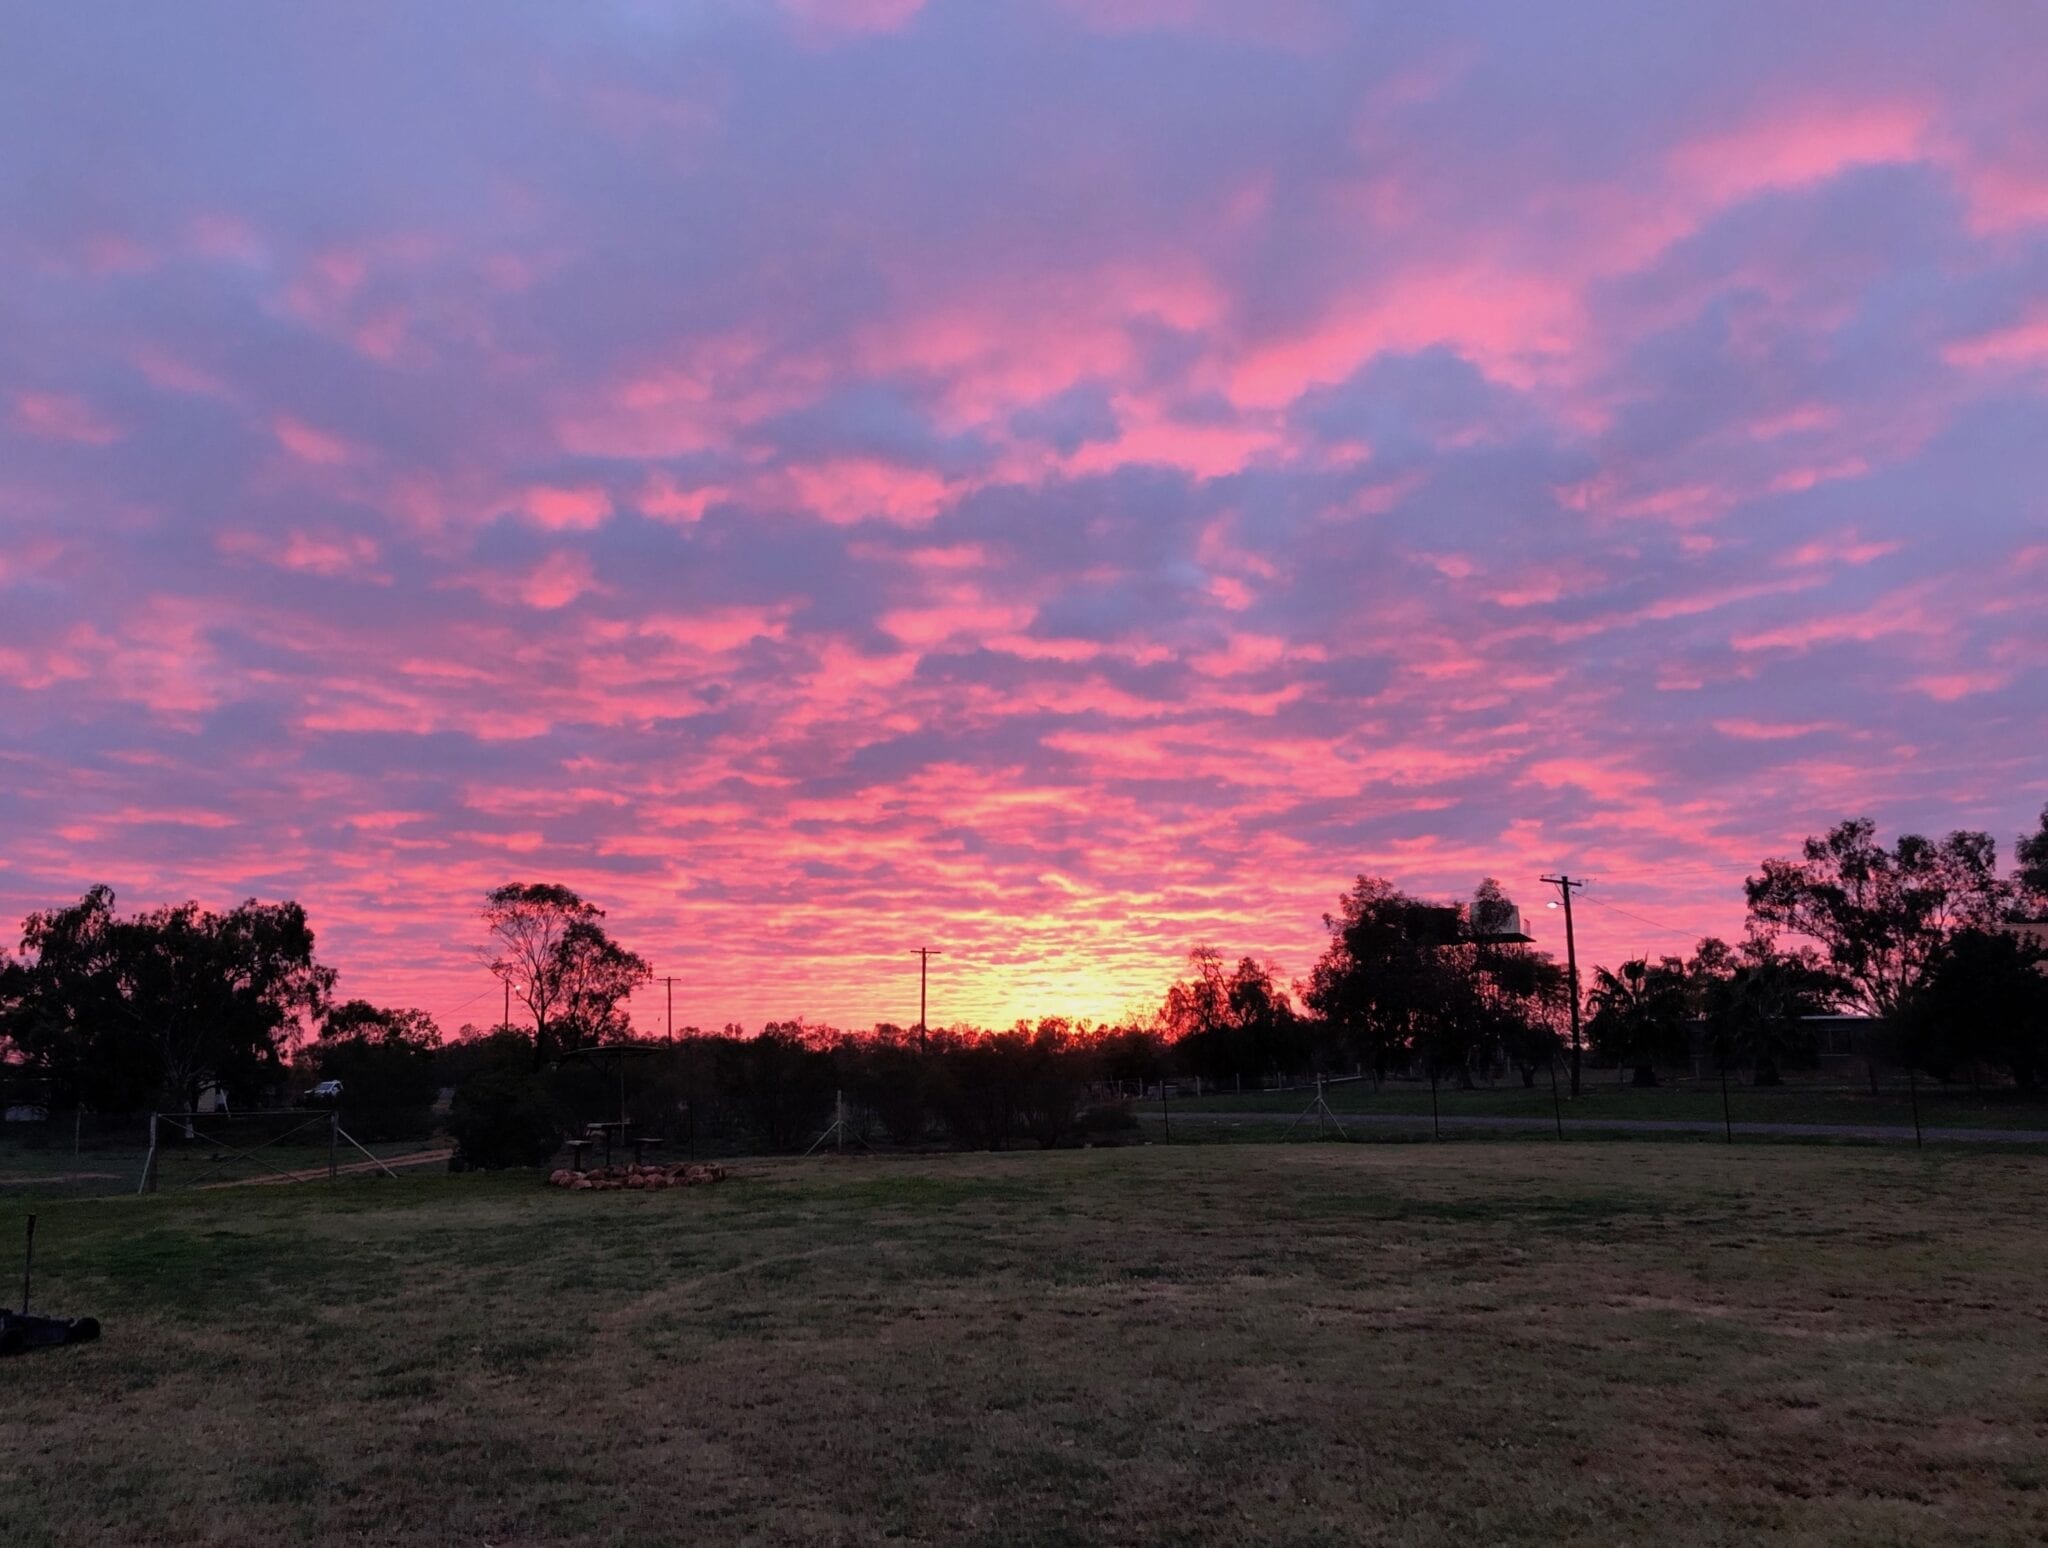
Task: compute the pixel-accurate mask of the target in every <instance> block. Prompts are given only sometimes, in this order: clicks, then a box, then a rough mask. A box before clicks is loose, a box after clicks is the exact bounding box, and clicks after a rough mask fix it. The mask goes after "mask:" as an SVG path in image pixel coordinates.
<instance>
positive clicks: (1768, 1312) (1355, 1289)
mask: <svg viewBox="0 0 2048 1548" xmlns="http://www.w3.org/2000/svg"><path fill="white" fill-rule="evenodd" d="M2044 1168H2048V1163H2044V1162H2042V1161H2037V1160H2034V1159H2031V1158H2027V1157H2019V1156H2012V1155H2004V1154H1957V1153H1934V1152H1929V1153H1928V1154H1926V1155H1924V1156H1921V1155H1915V1154H1911V1153H1901V1152H1897V1151H1883V1150H1839V1149H1832V1148H1830V1149H1800V1148H1788V1147H1768V1148H1741V1147H1738V1148H1736V1149H1733V1150H1725V1149H1712V1148H1705V1147H1692V1146H1669V1145H1664V1146H1658V1145H1649V1146H1638V1145H1632V1144H1620V1143H1617V1144H1608V1145H1600V1146H1559V1145H1554V1144H1553V1145H1547V1146H1546V1145H1541V1144H1536V1143H1526V1144H1525V1143H1513V1142H1503V1143H1498V1144H1491V1145H1485V1146H1441V1147H1435V1146H1368V1145H1351V1146H1343V1145H1329V1146H1323V1145H1295V1146H1235V1147H1225V1146H1203V1147H1184V1148H1177V1149H1163V1148H1157V1147H1152V1148H1144V1149H1136V1150H1119V1151H1066V1152H1054V1153H1035V1152H1033V1153H1017V1154H1011V1155H1003V1156H949V1157H933V1158H926V1159H918V1160H883V1161H875V1160H860V1161H853V1160H847V1161H822V1162H809V1163H797V1162H787V1161H784V1162H753V1163H746V1164H744V1165H743V1166H742V1167H740V1168H739V1170H738V1172H737V1174H736V1175H735V1177H734V1178H733V1179H732V1180H731V1181H729V1182H727V1183H726V1184H724V1185H722V1186H720V1187H717V1188H710V1189H694V1190H689V1191H687V1192H681V1193H663V1194H651V1195H648V1194H631V1193H626V1194H604V1195H589V1194H567V1193H562V1192H559V1191H555V1190H548V1189H543V1188H541V1187H539V1186H538V1185H537V1183H536V1181H535V1179H534V1178H532V1177H531V1176H526V1175H501V1176H496V1177H478V1176H464V1177H448V1176H435V1177H421V1178H417V1179H408V1180H405V1181H402V1182H396V1183H394V1182H391V1181H389V1180H387V1179H381V1178H380V1179H375V1180H365V1181H358V1182H344V1183H341V1184H337V1185H326V1184H314V1185H306V1186H302V1187H297V1188H253V1189H239V1190H233V1191H226V1192H215V1193H204V1194H196V1193H195V1194H184V1195H179V1196H165V1197H161V1198H155V1199H110V1200H101V1201H91V1202H55V1203H50V1204H46V1205H44V1206H42V1209H43V1219H42V1228H41V1235H40V1243H41V1245H40V1248H39V1253H38V1261H39V1264H40V1265H41V1272H40V1274H39V1276H38V1284H39V1291H38V1296H37V1299H38V1302H39V1303H40V1305H41V1306H42V1307H43V1308H45V1309H47V1310H50V1311H67V1312H78V1311H91V1312H93V1313H95V1314H96V1315H98V1316H99V1317H100V1318H101V1319H102V1320H103V1321H104V1322H105V1323H106V1326H107V1336H106V1338H105V1340H104V1341H103V1342H102V1343H100V1344H98V1345H93V1346H87V1347H83V1348H78V1349H71V1350H61V1351H55V1352H50V1353H44V1354H38V1355H34V1356H29V1357H24V1358H22V1359H19V1360H16V1361H12V1362H10V1363H9V1364H8V1365H6V1366H4V1367H0V1381H4V1383H5V1385H6V1391H7V1398H8V1401H7V1403H6V1405H5V1411H4V1416H0V1446H4V1454H5V1455H6V1457H7V1459H8V1471H9V1473H10V1475H11V1480H12V1481H11V1482H10V1484H9V1486H8V1488H7V1491H6V1498H5V1501H4V1510H0V1523H4V1524H0V1537H4V1539H5V1541H6V1542H8V1543H9V1544H10V1545H12V1544H22V1545H29V1544H46V1543H49V1544H58V1543H61V1544H88V1543H92V1544H97V1543H106V1542H150V1543H201V1542H204V1543H220V1544H243V1543H248V1544H256V1543H275V1542H280V1541H295V1542H310V1543H317V1544H336V1545H339V1544H342V1543H365V1542H367V1543H377V1544H415V1543H463V1544H482V1543H492V1544H499V1545H508V1544H547V1543H609V1544H643V1543H644V1544H655V1543H672V1542H707V1543H759V1544H775V1543H820V1544H824V1543H867V1542H882V1541H889V1540H896V1541H906V1542H934V1543H938V1542H943V1543H986V1544H1029V1543H1043V1544H1054V1543H1070V1542H1105V1543H1120V1544H1141V1543H1160V1544H1166V1543H1194V1544H1207V1543H1215V1544H1225V1543H1237V1542H1248V1541H1249V1542H1269V1543H1290V1544H1341V1543H1359V1542H1370V1543H1399V1544H1433V1543H1445V1544H1450V1543H1460V1544H1462V1543H1479V1542H1484V1543H1503V1544H1523V1543H1552V1542H1569V1543H1584V1544H1596V1543H1597V1544H1610V1543H1621V1542H1628V1543H1674V1544H1710V1543H1712V1544H1737V1543H1749V1542H1755V1541H1758V1540H1760V1539H1776V1540H1779V1541H1784V1542H1788V1543H1800V1544H1821V1543H1841V1544H1859V1545H1867V1544H1885V1543H1892V1544H1908V1543H1911V1544H1936V1543H2014V1544H2018V1543H2033V1542H2039V1541H2041V1540H2043V1539H2044V1537H2048V1385H2044V1383H2043V1381H2042V1379H2041V1372H2042V1370H2043V1369H2044V1364H2048V1320H2044V1317H2043V1313H2042V1301H2041V1284H2042V1273H2043V1270H2044V1268H2048V1216H2044V1214H2043V1212H2042V1211H2041V1209H2040V1198H2041V1187H2042V1183H2043V1181H2044V1178H2048V1169H2044ZM8 1208H10V1209H11V1208H12V1206H8ZM15 1218H16V1217H15V1216H14V1215H13V1214H8V1215H4V1216H0V1227H4V1228H5V1230H6V1232H7V1233H10V1234H11V1232H12V1230H13V1222H14V1219H15ZM4 1239H5V1237H4V1236H0V1240H4Z"/></svg>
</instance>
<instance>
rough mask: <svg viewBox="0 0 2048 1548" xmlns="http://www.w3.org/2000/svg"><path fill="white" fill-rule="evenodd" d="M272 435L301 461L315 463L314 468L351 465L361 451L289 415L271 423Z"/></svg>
mask: <svg viewBox="0 0 2048 1548" xmlns="http://www.w3.org/2000/svg"><path fill="white" fill-rule="evenodd" d="M270 433H271V434H272V435H274V436H276V437H277V443H278V445H280V446H282V447H283V448H284V449H285V450H286V451H288V452H290V453H291V454H292V455H293V456H294V457H296V458H298V459H299V461H301V462H309V463H312V464H313V465H314V466H315V467H333V466H335V465H336V464H338V463H344V462H352V461H354V460H355V459H356V457H357V456H358V455H359V448H357V447H356V446H354V445H352V444H351V443H350V442H349V441H348V440H346V439H345V438H343V437H342V436H339V435H336V434H334V433H333V432H332V431H329V430H322V429H319V428H317V427H316V426H313V425H309V424H307V423H306V422H305V421H304V420H303V419H295V418H293V417H292V416H291V415H289V414H280V415H278V416H277V418H276V419H274V420H272V421H271V424H270Z"/></svg>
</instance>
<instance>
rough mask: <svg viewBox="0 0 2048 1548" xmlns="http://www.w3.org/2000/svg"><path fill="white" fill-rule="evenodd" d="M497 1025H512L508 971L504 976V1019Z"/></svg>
mask: <svg viewBox="0 0 2048 1548" xmlns="http://www.w3.org/2000/svg"><path fill="white" fill-rule="evenodd" d="M498 1025H499V1026H501V1027H507V1028H509V1027H510V1026H511V1025H512V977H511V975H510V974H509V973H508V974H507V975H506V976H505V1019H504V1020H503V1021H501V1022H499V1023H498Z"/></svg>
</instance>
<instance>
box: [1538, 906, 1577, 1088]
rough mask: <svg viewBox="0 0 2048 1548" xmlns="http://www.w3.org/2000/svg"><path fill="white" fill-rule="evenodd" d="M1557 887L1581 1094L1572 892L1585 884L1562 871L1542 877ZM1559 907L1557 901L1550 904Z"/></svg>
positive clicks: (1574, 1076) (1574, 1074) (1574, 1059)
mask: <svg viewBox="0 0 2048 1548" xmlns="http://www.w3.org/2000/svg"><path fill="white" fill-rule="evenodd" d="M1541 879H1542V880H1543V881H1547V882H1549V883H1550V885H1551V886H1553V887H1555V888H1556V889H1557V891H1558V895H1559V896H1560V897H1562V898H1563V899H1564V963H1565V981H1566V983H1567V985H1568V986H1569V991H1570V994H1571V997H1572V1095H1573V1096H1577V1095H1578V1094H1579V943H1578V940H1577V939H1576V937H1574V936H1573V934H1572V892H1573V891H1574V890H1575V889H1576V888H1579V887H1583V886H1585V885H1586V884H1585V882H1584V881H1583V880H1581V879H1579V878H1577V877H1572V876H1566V875H1563V874H1562V873H1560V874H1559V875H1556V876H1545V877H1543V878H1541ZM1550 906H1551V907H1552V908H1555V907H1557V905H1556V904H1555V903H1553V904H1551V905H1550Z"/></svg>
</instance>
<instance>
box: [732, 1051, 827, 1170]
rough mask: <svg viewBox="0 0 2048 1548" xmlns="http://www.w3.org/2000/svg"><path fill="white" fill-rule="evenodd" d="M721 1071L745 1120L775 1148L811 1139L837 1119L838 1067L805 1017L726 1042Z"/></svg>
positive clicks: (788, 1147) (798, 1145) (797, 1145)
mask: <svg viewBox="0 0 2048 1548" xmlns="http://www.w3.org/2000/svg"><path fill="white" fill-rule="evenodd" d="M719 1052H720V1055H721V1057H720V1059H719V1070H720V1074H721V1076H722V1077H723V1079H724V1083H725V1089H726V1090H727V1091H728V1092H729V1093H730V1095H731V1099H732V1102H733V1104H734V1106H735V1107H736V1108H737V1109H738V1111H739V1114H740V1117H741V1119H742V1120H743V1121H744V1122H745V1123H746V1125H747V1127H748V1128H749V1129H751V1130H752V1131H753V1133H754V1135H755V1136H756V1137H757V1138H758V1139H759V1140H760V1141H761V1143H762V1144H764V1145H766V1146H767V1147H768V1148H769V1149H770V1150H796V1149H799V1148H801V1147H802V1146H804V1145H807V1144H809V1143H810V1142H811V1141H812V1140H813V1139H815V1138H816V1137H817V1135H818V1134H819V1133H820V1132H821V1131H822V1130H823V1129H824V1127H825V1125H826V1124H827V1123H829V1122H830V1121H831V1113H832V1093H833V1091H834V1090H835V1089H836V1088H835V1085H834V1070H833V1064H832V1056H831V1054H830V1053H829V1052H827V1051H826V1050H824V1049H822V1048H818V1047H816V1046H814V1045H813V1043H812V1041H811V1039H810V1038H809V1037H808V1036H807V1035H806V1029H805V1028H804V1027H803V1025H802V1024H801V1023H799V1022H793V1021H785V1022H770V1023H769V1024H768V1025H767V1026H765V1027H763V1028H762V1029H761V1032H760V1035H759V1036H757V1037H750V1038H737V1037H735V1038H729V1039H726V1040H724V1041H722V1043H721V1045H720V1049H719Z"/></svg>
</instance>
